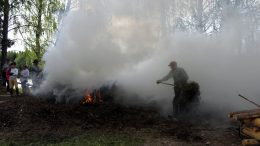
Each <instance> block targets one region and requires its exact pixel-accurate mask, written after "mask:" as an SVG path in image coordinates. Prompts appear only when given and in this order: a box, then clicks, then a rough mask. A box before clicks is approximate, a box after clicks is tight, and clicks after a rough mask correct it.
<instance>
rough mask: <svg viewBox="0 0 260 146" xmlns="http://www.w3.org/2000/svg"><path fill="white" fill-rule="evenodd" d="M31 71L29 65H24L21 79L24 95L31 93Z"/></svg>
mask: <svg viewBox="0 0 260 146" xmlns="http://www.w3.org/2000/svg"><path fill="white" fill-rule="evenodd" d="M29 75H30V72H29V70H28V67H27V65H24V66H23V70H22V71H21V76H20V81H21V85H22V90H23V95H28V94H29V88H28V86H27V83H28V79H29Z"/></svg>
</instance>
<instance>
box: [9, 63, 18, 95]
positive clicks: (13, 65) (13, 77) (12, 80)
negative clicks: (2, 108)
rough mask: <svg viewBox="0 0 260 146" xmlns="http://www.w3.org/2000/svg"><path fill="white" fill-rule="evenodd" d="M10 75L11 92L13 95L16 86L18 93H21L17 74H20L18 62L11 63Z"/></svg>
mask: <svg viewBox="0 0 260 146" xmlns="http://www.w3.org/2000/svg"><path fill="white" fill-rule="evenodd" d="M8 73H9V75H10V77H9V85H10V93H11V96H13V90H14V89H13V88H14V87H15V90H16V95H17V96H18V95H19V89H18V83H17V76H18V69H17V68H16V63H15V62H13V63H11V68H10V72H9V71H8Z"/></svg>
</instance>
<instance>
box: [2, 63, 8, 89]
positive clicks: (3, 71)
mask: <svg viewBox="0 0 260 146" xmlns="http://www.w3.org/2000/svg"><path fill="white" fill-rule="evenodd" d="M9 62H10V61H9V59H6V61H5V63H4V66H3V70H2V79H3V87H6V91H7V92H9V80H8V79H7V76H6V72H7V71H8V69H9Z"/></svg>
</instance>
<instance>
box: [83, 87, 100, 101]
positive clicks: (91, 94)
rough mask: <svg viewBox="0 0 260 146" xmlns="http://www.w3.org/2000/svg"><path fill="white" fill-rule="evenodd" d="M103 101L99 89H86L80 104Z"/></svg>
mask: <svg viewBox="0 0 260 146" xmlns="http://www.w3.org/2000/svg"><path fill="white" fill-rule="evenodd" d="M100 103H103V97H102V95H101V92H100V90H94V91H91V90H88V89H86V90H85V92H84V98H83V99H82V101H81V104H82V105H87V104H100Z"/></svg>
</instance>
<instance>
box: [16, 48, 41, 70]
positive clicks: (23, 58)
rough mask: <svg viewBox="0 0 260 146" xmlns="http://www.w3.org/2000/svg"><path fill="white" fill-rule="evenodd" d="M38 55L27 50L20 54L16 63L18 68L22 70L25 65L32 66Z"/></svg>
mask: <svg viewBox="0 0 260 146" xmlns="http://www.w3.org/2000/svg"><path fill="white" fill-rule="evenodd" d="M36 58H37V57H36V55H35V53H34V52H32V51H30V50H28V49H27V50H25V51H24V52H20V53H19V54H18V55H17V57H16V59H15V61H16V64H17V67H18V68H22V66H23V65H27V66H31V64H32V62H33V60H34V59H36Z"/></svg>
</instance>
